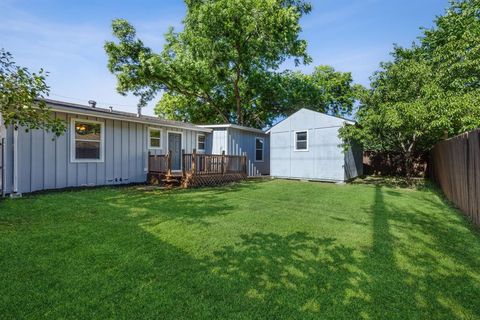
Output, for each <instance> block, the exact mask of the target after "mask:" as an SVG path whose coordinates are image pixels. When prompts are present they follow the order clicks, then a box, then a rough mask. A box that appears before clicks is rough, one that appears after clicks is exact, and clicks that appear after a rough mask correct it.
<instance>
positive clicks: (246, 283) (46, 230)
mask: <svg viewBox="0 0 480 320" xmlns="http://www.w3.org/2000/svg"><path fill="white" fill-rule="evenodd" d="M479 234H480V233H479V232H478V229H475V228H473V227H472V226H471V225H470V224H469V223H467V222H466V221H465V219H464V218H463V217H462V216H461V215H460V214H459V213H458V212H457V211H456V210H455V209H452V208H451V207H449V206H448V205H447V204H445V202H444V201H443V200H442V198H441V196H440V195H439V194H438V192H436V191H435V190H430V189H428V190H422V191H414V190H408V189H394V188H386V187H379V186H371V185H332V184H320V183H305V182H294V181H279V180H275V181H267V182H248V183H242V184H238V185H235V186H232V187H224V188H212V189H198V190H173V191H161V190H146V189H143V188H141V187H128V188H100V189H88V190H81V191H70V192H59V193H55V192H53V193H47V194H41V195H34V196H28V197H25V198H22V199H17V200H10V199H7V200H5V201H1V202H0V315H1V316H0V318H2V319H19V318H84V319H92V318H102V319H103V318H125V319H132V318H168V319H191V318H199V319H236V318H241V319H252V318H264V319H265V318H268V319H281V318H284V319H292V318H297V319H300V318H301V319H308V318H322V319H326V318H330V319H358V318H365V319H408V318H410V319H434V318H444V319H452V318H466V319H473V318H480V300H479V297H480V236H479Z"/></svg>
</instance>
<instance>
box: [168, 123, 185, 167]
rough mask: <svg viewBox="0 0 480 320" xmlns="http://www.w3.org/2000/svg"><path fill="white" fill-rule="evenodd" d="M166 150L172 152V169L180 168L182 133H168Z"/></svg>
mask: <svg viewBox="0 0 480 320" xmlns="http://www.w3.org/2000/svg"><path fill="white" fill-rule="evenodd" d="M168 150H169V151H171V152H172V170H182V135H181V134H180V133H175V132H169V133H168Z"/></svg>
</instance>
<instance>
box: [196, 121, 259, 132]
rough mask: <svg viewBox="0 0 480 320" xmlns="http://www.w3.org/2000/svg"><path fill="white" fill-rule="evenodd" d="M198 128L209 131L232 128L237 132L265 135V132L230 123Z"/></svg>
mask: <svg viewBox="0 0 480 320" xmlns="http://www.w3.org/2000/svg"><path fill="white" fill-rule="evenodd" d="M200 127H203V128H210V129H218V128H233V129H238V130H243V131H249V132H253V133H261V134H266V132H264V131H262V130H260V129H256V128H250V127H244V126H239V125H236V124H231V123H225V124H207V125H201V126H200Z"/></svg>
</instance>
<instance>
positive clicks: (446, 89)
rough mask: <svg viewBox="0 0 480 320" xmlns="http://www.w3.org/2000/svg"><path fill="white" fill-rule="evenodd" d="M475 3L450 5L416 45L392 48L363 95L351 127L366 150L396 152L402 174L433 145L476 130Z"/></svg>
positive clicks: (479, 121)
mask: <svg viewBox="0 0 480 320" xmlns="http://www.w3.org/2000/svg"><path fill="white" fill-rule="evenodd" d="M478 39H480V1H479V0H461V1H459V0H457V1H452V2H451V6H450V8H449V9H448V10H447V11H446V13H445V15H443V16H440V17H438V18H437V19H436V20H435V25H434V27H433V28H431V29H428V30H424V32H423V35H422V37H421V38H420V41H419V43H418V44H414V45H412V47H411V48H399V47H396V48H395V50H394V52H393V53H392V56H393V61H391V62H388V63H382V64H381V69H380V70H379V71H377V72H376V73H375V74H374V75H373V77H372V82H371V89H370V90H367V91H365V92H364V93H363V95H362V98H361V106H360V108H359V111H358V112H357V115H356V117H357V121H358V124H357V125H356V126H349V127H346V128H344V129H343V130H342V136H343V137H344V138H345V139H346V140H351V139H356V140H359V141H360V142H361V143H362V144H363V145H364V147H365V149H369V150H373V151H387V152H399V153H400V154H402V155H403V157H404V163H405V170H406V173H407V175H408V176H409V175H410V174H411V173H412V171H413V168H412V164H413V156H414V155H415V154H418V153H422V152H426V151H428V150H430V149H431V148H432V147H433V146H434V145H435V143H436V142H437V141H439V140H441V139H442V138H444V137H446V136H453V135H456V134H458V133H461V132H465V131H468V130H471V129H474V128H477V127H479V126H480V42H479V41H478Z"/></svg>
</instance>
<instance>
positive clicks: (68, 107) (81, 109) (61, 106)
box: [43, 99, 212, 132]
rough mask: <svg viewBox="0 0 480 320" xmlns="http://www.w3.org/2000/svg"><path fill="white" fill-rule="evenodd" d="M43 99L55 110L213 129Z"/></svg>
mask: <svg viewBox="0 0 480 320" xmlns="http://www.w3.org/2000/svg"><path fill="white" fill-rule="evenodd" d="M43 101H45V103H46V104H47V105H48V106H49V107H50V108H52V110H54V111H60V112H66V113H75V114H82V115H87V116H94V117H102V118H107V119H114V120H124V121H130V122H137V123H143V124H150V125H157V126H164V127H171V128H180V129H189V130H194V131H201V132H211V131H212V130H211V129H209V128H206V127H203V126H197V125H194V124H191V123H187V122H181V121H173V120H166V119H162V118H158V117H152V116H144V115H141V116H138V115H137V114H136V113H132V112H124V111H117V110H110V109H105V108H98V107H95V108H92V107H90V106H86V105H81V104H76V103H70V102H64V101H58V100H51V99H43Z"/></svg>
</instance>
